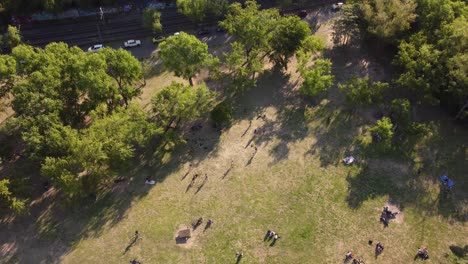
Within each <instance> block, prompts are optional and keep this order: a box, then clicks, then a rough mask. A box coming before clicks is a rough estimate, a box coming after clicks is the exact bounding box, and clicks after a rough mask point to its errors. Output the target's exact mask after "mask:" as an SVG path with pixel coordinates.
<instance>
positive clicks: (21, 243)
mask: <svg viewBox="0 0 468 264" xmlns="http://www.w3.org/2000/svg"><path fill="white" fill-rule="evenodd" d="M206 129H207V130H209V131H211V134H210V136H211V137H212V138H211V140H210V143H209V144H205V145H204V147H203V148H201V149H196V150H194V151H192V152H191V151H190V147H191V146H190V142H191V141H189V144H186V145H178V146H175V148H174V149H173V150H171V151H162V150H161V149H159V148H156V147H155V146H153V147H152V146H148V147H147V148H146V150H147V151H146V152H141V150H138V151H137V153H136V156H135V158H134V160H133V164H132V165H131V166H130V167H131V169H130V170H127V171H122V172H121V173H119V175H122V179H123V180H122V181H119V182H110V183H108V184H107V185H108V186H107V187H106V189H107V190H109V191H105V192H103V193H101V194H99V195H98V197H97V198H96V197H93V198H87V199H85V200H84V201H83V202H82V203H80V204H79V205H78V206H72V207H67V206H64V204H63V203H61V201H63V197H62V195H61V194H60V193H57V192H56V191H55V190H54V189H53V188H51V189H49V191H47V192H46V193H44V192H43V191H38V192H37V194H36V193H33V194H32V195H31V194H30V196H29V197H28V198H29V199H30V201H31V203H30V205H29V207H28V209H27V210H28V214H26V215H4V216H2V218H1V220H0V223H1V224H2V225H5V226H7V228H2V229H1V230H0V245H1V247H2V251H1V252H0V256H1V258H2V260H5V261H6V262H9V263H15V262H19V263H58V262H59V260H60V258H61V257H63V256H64V255H66V254H67V253H68V252H69V251H71V250H72V249H73V247H74V246H75V244H76V243H78V242H79V241H81V240H83V239H87V238H92V237H98V236H100V235H101V233H102V232H103V231H104V228H103V227H106V228H111V227H112V226H115V225H116V224H117V223H119V222H120V221H121V220H122V219H123V218H124V216H125V214H126V212H127V210H128V209H129V208H130V207H131V205H132V204H133V203H134V202H135V201H138V200H139V199H141V198H143V197H145V196H146V195H147V194H148V192H149V191H150V190H151V188H152V185H146V184H145V179H146V178H147V177H149V178H151V179H152V180H154V181H155V184H156V185H157V184H159V183H161V182H163V181H164V180H165V178H166V176H168V175H170V174H171V173H173V172H174V171H177V170H179V168H180V166H181V164H184V163H186V162H190V163H196V162H197V161H199V160H203V159H204V158H206V157H207V156H208V155H210V152H212V151H213V150H215V149H216V145H217V143H218V141H219V132H216V131H214V130H213V128H212V127H210V126H206ZM182 134H183V136H184V137H187V138H192V137H197V136H200V135H190V133H189V132H184V131H182ZM19 165H21V167H18V168H29V167H26V166H24V164H23V163H21V162H17V163H14V164H12V165H10V166H9V167H8V168H9V170H8V171H9V173H10V172H11V171H12V166H13V168H14V166H19ZM4 169H5V168H4V167H2V168H1V169H0V173H2V171H3V170H4ZM13 171H17V174H18V177H16V178H18V179H19V178H25V179H26V180H29V181H32V180H34V179H39V182H38V183H36V180H34V181H32V183H33V184H35V185H37V184H41V182H40V179H42V178H41V177H40V176H39V175H38V173H32V172H38V171H39V167H38V166H37V165H36V166H34V169H33V170H32V169H28V170H26V171H24V170H15V169H13ZM20 176H21V177H20ZM31 189H32V190H35V191H36V190H41V189H40V188H37V186H33V187H31ZM131 235H133V234H129V237H130V236H131ZM116 242H117V243H118V242H119V241H116ZM121 242H122V243H123V244H125V243H126V241H121Z"/></svg>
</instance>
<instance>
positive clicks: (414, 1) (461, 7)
mask: <svg viewBox="0 0 468 264" xmlns="http://www.w3.org/2000/svg"><path fill="white" fill-rule="evenodd" d="M467 18H468V5H467V4H466V2H465V1H459V0H458V1H452V0H441V1H438V0H390V1H383V0H369V1H352V2H350V3H349V4H347V5H345V7H344V8H343V10H342V16H341V17H340V18H339V19H338V20H337V21H336V22H335V25H334V28H335V35H334V39H335V42H336V43H338V44H344V45H353V44H354V43H357V42H359V41H361V40H365V41H367V42H368V43H377V44H378V45H377V48H379V46H380V47H390V48H391V49H390V50H392V49H396V50H397V53H396V54H395V57H394V60H393V61H394V65H396V66H397V67H398V69H399V70H400V74H399V75H398V76H396V77H395V79H394V84H395V85H396V86H397V87H399V88H401V89H404V90H406V91H407V94H408V96H409V98H410V99H411V101H413V102H415V101H424V102H428V103H433V104H439V105H442V106H445V107H447V108H448V109H450V110H451V111H452V112H454V113H456V114H455V116H456V118H462V117H466V116H467V115H468V113H467V107H468V79H467V77H466V76H468V66H467V65H468V63H467V62H468V59H467V58H468V44H467V43H468V21H467ZM374 47H375V46H374Z"/></svg>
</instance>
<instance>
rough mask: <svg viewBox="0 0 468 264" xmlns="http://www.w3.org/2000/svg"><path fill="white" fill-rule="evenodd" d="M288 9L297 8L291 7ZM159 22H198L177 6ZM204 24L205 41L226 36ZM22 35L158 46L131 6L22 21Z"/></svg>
mask: <svg viewBox="0 0 468 264" xmlns="http://www.w3.org/2000/svg"><path fill="white" fill-rule="evenodd" d="M258 2H259V3H260V4H261V6H262V7H263V8H268V7H271V6H272V5H273V3H274V2H273V1H270V0H260V1H258ZM334 2H335V1H330V0H309V1H308V2H307V6H308V7H309V8H307V9H308V11H309V17H310V15H311V14H312V13H313V11H314V10H316V9H317V7H320V6H324V5H325V6H331V4H332V3H334ZM290 12H291V13H294V12H296V11H295V10H291V11H290ZM161 24H162V26H163V31H164V32H163V34H164V35H171V34H173V33H174V32H179V31H185V32H189V33H191V34H196V31H197V28H198V27H197V25H195V24H194V23H193V22H191V21H190V20H188V19H187V18H186V17H185V16H184V15H182V14H179V13H178V12H177V9H175V8H172V9H165V10H162V11H161ZM204 24H205V25H206V26H205V27H206V28H208V29H210V31H211V32H210V34H209V35H208V36H205V37H203V38H201V39H204V40H205V41H208V42H209V44H210V45H217V44H216V43H218V42H219V43H221V42H222V41H224V40H221V39H226V36H224V34H220V33H217V32H216V31H215V28H216V25H217V20H216V19H215V18H208V19H206V21H204ZM21 32H22V36H23V39H24V40H25V41H26V42H28V43H30V44H31V45H34V46H39V47H44V46H45V45H47V44H48V43H50V42H65V43H67V44H69V45H76V46H79V47H81V48H82V49H84V50H87V49H88V47H90V46H92V45H94V44H104V45H105V46H110V47H113V48H119V47H123V42H124V41H126V40H129V39H139V40H141V42H142V45H141V47H135V48H130V49H129V50H130V51H131V52H132V54H133V55H134V56H135V57H137V58H145V57H149V56H150V55H151V53H152V52H153V51H154V50H155V48H156V47H157V46H156V45H154V44H153V43H152V42H151V39H152V37H153V34H152V32H151V31H150V30H148V29H146V28H144V27H143V26H142V21H141V13H140V12H138V11H136V10H134V11H132V12H131V13H122V14H113V15H105V16H104V20H101V19H100V18H99V17H98V16H95V17H84V18H79V19H74V20H73V19H70V20H61V21H51V22H48V23H41V24H33V25H24V26H22V27H21Z"/></svg>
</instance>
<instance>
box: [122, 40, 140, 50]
mask: <svg viewBox="0 0 468 264" xmlns="http://www.w3.org/2000/svg"><path fill="white" fill-rule="evenodd" d="M138 46H141V41H140V40H136V39H130V40H127V41H125V42H124V47H125V48H132V47H138Z"/></svg>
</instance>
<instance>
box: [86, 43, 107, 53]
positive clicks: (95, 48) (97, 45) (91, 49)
mask: <svg viewBox="0 0 468 264" xmlns="http://www.w3.org/2000/svg"><path fill="white" fill-rule="evenodd" d="M103 48H104V45H102V44H96V45H93V46H91V47H89V48H88V51H89V52H98V51H99V50H100V49H103Z"/></svg>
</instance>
